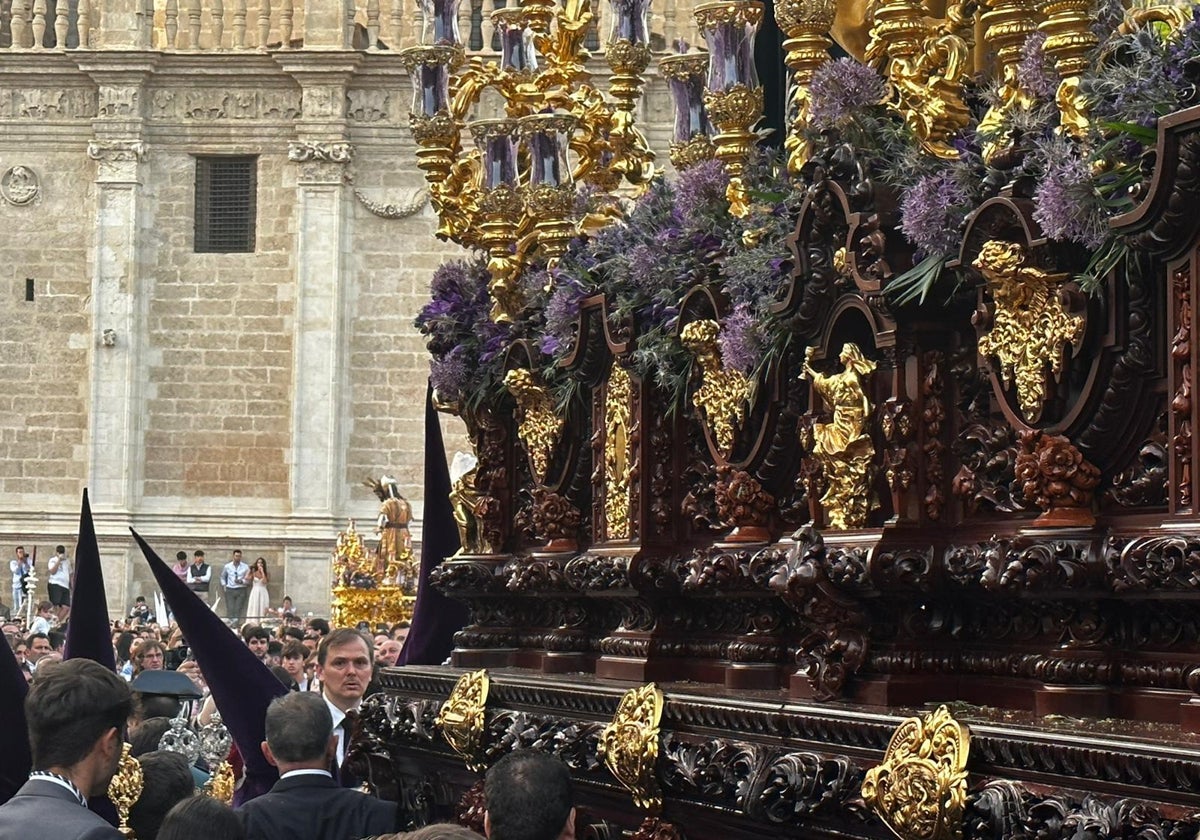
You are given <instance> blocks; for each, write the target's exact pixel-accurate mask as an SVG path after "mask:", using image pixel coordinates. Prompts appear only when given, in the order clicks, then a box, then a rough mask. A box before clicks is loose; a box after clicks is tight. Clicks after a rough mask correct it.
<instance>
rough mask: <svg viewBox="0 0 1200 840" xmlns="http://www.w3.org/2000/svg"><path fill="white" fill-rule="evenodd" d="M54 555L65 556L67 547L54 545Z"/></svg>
mask: <svg viewBox="0 0 1200 840" xmlns="http://www.w3.org/2000/svg"><path fill="white" fill-rule="evenodd" d="M54 553H55V554H66V553H67V547H66V546H65V545H56V546H54Z"/></svg>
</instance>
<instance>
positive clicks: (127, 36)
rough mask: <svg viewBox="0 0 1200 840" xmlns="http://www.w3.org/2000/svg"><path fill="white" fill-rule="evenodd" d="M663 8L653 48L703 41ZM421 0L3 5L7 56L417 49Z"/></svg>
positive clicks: (683, 12) (492, 41) (654, 17)
mask: <svg viewBox="0 0 1200 840" xmlns="http://www.w3.org/2000/svg"><path fill="white" fill-rule="evenodd" d="M504 5H505V3H504V0H474V2H464V3H463V4H462V7H461V10H460V15H461V20H460V26H461V31H462V35H463V39H464V40H465V41H466V43H467V45H468V47H469V48H470V49H471V50H472V51H476V52H493V51H494V50H495V49H496V47H497V46H498V44H497V41H496V33H495V26H494V25H493V23H492V19H491V13H492V12H493V11H494V10H495V9H497V8H501V7H503V6H504ZM686 6H687V8H684V7H683V5H681V4H679V3H674V2H666V3H662V2H660V3H658V4H657V7H656V8H655V10H654V11H653V12H652V13H651V18H650V29H651V33H652V40H653V44H654V47H655V48H656V49H658V50H664V49H666V48H667V46H668V45H669V44H672V43H673V42H674V41H676V40H677V39H679V38H683V39H685V40H687V41H689V42H692V43H696V42H697V41H698V40H699V39H698V37H697V35H696V27H695V23H694V22H693V21H692V17H691V14H690V6H691V4H690V3H688V4H686ZM592 12H593V14H594V15H595V21H594V23H593V25H592V32H591V34H590V35H589V37H588V40H587V47H588V48H589V49H592V50H598V49H600V48H601V47H602V45H603V42H604V40H605V38H606V36H607V23H608V20H607V16H608V14H609V8H608V4H607V3H597V4H595V6H594V8H593V10H592ZM420 35H421V14H420V4H419V0H308V1H307V2H305V0H0V53H2V52H6V51H39V50H86V49H101V50H102V49H115V48H119V49H129V48H131V47H133V48H139V49H151V50H159V51H163V52H174V51H185V52H186V51H205V52H208V51H211V52H216V51H245V50H259V51H262V50H281V49H282V50H287V49H302V48H305V47H309V48H319V49H343V50H365V51H368V52H376V51H388V50H398V49H402V48H404V47H408V46H412V45H413V44H416V43H418V41H419V39H420Z"/></svg>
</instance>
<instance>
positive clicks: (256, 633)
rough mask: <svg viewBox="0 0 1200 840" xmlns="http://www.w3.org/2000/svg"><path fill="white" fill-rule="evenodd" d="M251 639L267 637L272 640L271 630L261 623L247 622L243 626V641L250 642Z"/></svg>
mask: <svg viewBox="0 0 1200 840" xmlns="http://www.w3.org/2000/svg"><path fill="white" fill-rule="evenodd" d="M251 639H266V640H267V641H268V642H269V641H270V640H271V631H270V630H268V629H267V628H266V627H263V626H262V625H261V624H247V625H246V626H245V627H243V628H242V641H244V642H245V643H246V644H250V640H251Z"/></svg>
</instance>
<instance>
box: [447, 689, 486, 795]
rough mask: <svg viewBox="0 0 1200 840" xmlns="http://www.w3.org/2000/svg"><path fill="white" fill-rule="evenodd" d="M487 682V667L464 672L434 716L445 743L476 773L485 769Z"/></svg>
mask: <svg viewBox="0 0 1200 840" xmlns="http://www.w3.org/2000/svg"><path fill="white" fill-rule="evenodd" d="M490 683H491V681H490V679H489V678H488V672H487V671H486V670H480V671H471V672H470V673H467V674H463V675H462V676H461V677H459V678H458V682H456V683H455V684H454V689H453V690H452V691H451V692H450V696H449V697H447V698H446V702H445V703H443V704H442V708H441V709H440V710H439V711H438V716H437V726H438V728H439V729H440V730H441V731H442V737H444V738H445V739H446V743H447V744H449V745H450V748H451V749H452V750H454V751H455V752H456V753H458V754H459V755H460V756H462V758H463V760H464V761H466V763H467V767H468V768H469V769H471V770H474V771H476V772H477V773H482V772H483V771H484V770H486V769H487V767H486V765H484V764H483V755H482V753H483V750H482V747H483V734H484V731H485V729H486V725H487V719H486V712H487V698H488V688H489V686H490Z"/></svg>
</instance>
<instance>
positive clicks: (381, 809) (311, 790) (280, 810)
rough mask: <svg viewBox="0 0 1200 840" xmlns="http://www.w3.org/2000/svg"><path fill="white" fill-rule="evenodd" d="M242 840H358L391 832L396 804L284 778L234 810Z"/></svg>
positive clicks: (327, 782) (324, 783)
mask: <svg viewBox="0 0 1200 840" xmlns="http://www.w3.org/2000/svg"><path fill="white" fill-rule="evenodd" d="M238 813H239V814H240V815H241V817H242V822H243V824H244V825H245V826H246V840H295V839H296V838H297V837H303V838H306V840H358V838H360V837H367V836H370V835H373V834H391V833H392V832H394V831H396V830H397V815H396V803H395V802H385V801H383V800H382V799H376V798H375V797H373V796H368V795H367V794H365V793H361V792H359V791H357V790H347V789H345V788H341V787H338V785H337V783H336V782H335V781H334V780H333V779H331V778H329V777H328V776H321V775H309V774H305V775H303V776H290V777H289V778H286V779H280V780H279V781H278V782H276V783H275V787H273V788H271V792H270V793H267V794H264V795H262V796H259V797H257V798H255V799H251V800H250V801H249V802H247V803H246V804H245V805H243V806H242V807H241V808H239V809H238Z"/></svg>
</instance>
